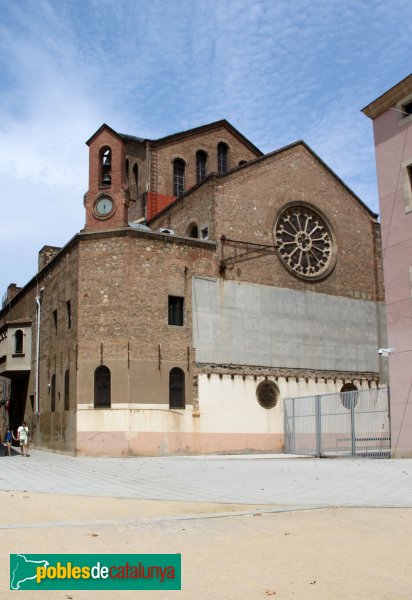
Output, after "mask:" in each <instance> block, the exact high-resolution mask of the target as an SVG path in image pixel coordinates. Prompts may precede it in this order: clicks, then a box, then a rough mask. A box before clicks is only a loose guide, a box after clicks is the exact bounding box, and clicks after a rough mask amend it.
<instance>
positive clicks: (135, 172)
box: [133, 163, 139, 200]
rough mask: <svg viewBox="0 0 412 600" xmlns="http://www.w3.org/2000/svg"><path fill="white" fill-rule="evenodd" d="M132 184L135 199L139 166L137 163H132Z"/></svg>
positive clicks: (137, 190)
mask: <svg viewBox="0 0 412 600" xmlns="http://www.w3.org/2000/svg"><path fill="white" fill-rule="evenodd" d="M133 186H134V191H135V197H136V200H137V198H138V196H139V167H138V166H137V163H135V164H134V165H133Z"/></svg>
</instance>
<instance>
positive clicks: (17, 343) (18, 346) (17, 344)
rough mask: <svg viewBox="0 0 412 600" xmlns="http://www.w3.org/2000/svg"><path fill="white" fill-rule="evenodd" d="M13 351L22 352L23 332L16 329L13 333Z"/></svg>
mask: <svg viewBox="0 0 412 600" xmlns="http://www.w3.org/2000/svg"><path fill="white" fill-rule="evenodd" d="M14 353H15V354H23V332H22V330H21V329H18V330H17V331H16V333H15V334H14Z"/></svg>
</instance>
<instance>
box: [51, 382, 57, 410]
mask: <svg viewBox="0 0 412 600" xmlns="http://www.w3.org/2000/svg"><path fill="white" fill-rule="evenodd" d="M50 388H51V389H50V394H51V398H50V410H51V411H52V412H54V411H55V410H56V375H52V378H51V384H50Z"/></svg>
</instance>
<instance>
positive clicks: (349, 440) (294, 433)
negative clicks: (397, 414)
mask: <svg viewBox="0 0 412 600" xmlns="http://www.w3.org/2000/svg"><path fill="white" fill-rule="evenodd" d="M389 419H390V415H389V392H388V388H375V389H369V390H362V391H351V392H337V393H334V394H323V395H319V396H307V397H304V398H286V399H285V401H284V427H285V453H286V454H308V455H312V456H359V457H370V458H388V457H389V456H390V447H391V440H390V420H389Z"/></svg>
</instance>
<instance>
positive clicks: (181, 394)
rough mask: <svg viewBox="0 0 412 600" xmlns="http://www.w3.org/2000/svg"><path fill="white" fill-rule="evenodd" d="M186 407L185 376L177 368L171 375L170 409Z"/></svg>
mask: <svg viewBox="0 0 412 600" xmlns="http://www.w3.org/2000/svg"><path fill="white" fill-rule="evenodd" d="M185 407H186V404H185V374H184V372H183V371H182V369H179V368H178V367H175V368H174V369H172V370H171V371H170V373H169V408H185Z"/></svg>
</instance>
